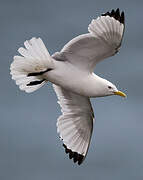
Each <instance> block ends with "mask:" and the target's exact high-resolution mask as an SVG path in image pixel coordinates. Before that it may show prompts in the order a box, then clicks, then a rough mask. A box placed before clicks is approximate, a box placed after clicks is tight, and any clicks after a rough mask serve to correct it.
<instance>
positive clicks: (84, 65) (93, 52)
mask: <svg viewBox="0 0 143 180" xmlns="http://www.w3.org/2000/svg"><path fill="white" fill-rule="evenodd" d="M88 31H89V33H87V34H83V35H80V36H77V37H76V38H74V39H72V40H71V41H69V42H68V43H67V44H66V45H65V46H64V47H63V49H62V50H61V51H60V52H56V53H55V54H53V55H52V56H50V54H49V52H48V50H47V48H46V47H45V45H44V43H43V41H42V40H41V39H40V38H38V39H37V38H32V39H31V40H29V41H25V42H24V45H25V48H22V47H21V48H19V49H18V52H19V53H20V54H21V56H14V61H13V63H12V64H11V67H10V69H11V75H12V79H14V80H15V81H16V84H17V85H18V86H19V88H20V89H21V90H24V91H26V92H33V91H35V90H37V89H38V88H40V87H41V86H43V85H44V84H45V83H46V82H47V81H51V82H52V83H53V87H54V90H55V92H56V94H57V97H58V100H59V101H58V102H59V104H60V106H61V109H62V115H61V116H60V117H59V118H58V120H57V131H58V133H59V135H60V138H61V139H62V140H63V146H64V148H65V152H66V153H68V154H69V158H70V159H71V158H73V161H74V162H78V164H81V163H82V162H83V160H84V159H85V157H86V155H87V152H88V148H89V144H90V139H91V135H92V130H93V120H94V113H93V110H92V106H91V103H90V97H101V96H109V95H120V96H124V97H125V94H124V93H122V92H121V91H118V90H117V88H116V86H115V85H113V84H112V83H111V82H109V81H107V80H105V79H103V78H101V77H99V76H97V75H96V74H94V72H93V71H94V68H95V66H96V64H97V63H98V62H99V61H101V60H103V59H105V58H107V57H110V56H113V55H114V54H116V53H117V52H118V51H119V48H120V46H121V42H122V38H123V33H124V13H123V12H122V13H121V14H120V11H119V9H117V10H116V11H114V10H112V11H111V12H107V13H105V14H102V16H100V17H98V18H97V19H93V20H92V21H91V24H90V25H89V27H88Z"/></svg>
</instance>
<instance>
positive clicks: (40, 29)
mask: <svg viewBox="0 0 143 180" xmlns="http://www.w3.org/2000/svg"><path fill="white" fill-rule="evenodd" d="M118 7H119V8H120V9H122V10H124V11H125V14H126V30H125V36H124V40H123V45H122V48H121V51H120V53H119V54H118V55H116V56H114V57H112V58H109V59H108V60H106V61H104V62H101V63H100V64H99V65H97V67H96V69H95V72H96V73H97V74H98V75H100V76H102V77H105V78H106V79H108V80H110V81H111V82H113V83H115V84H116V85H117V87H118V88H119V89H121V90H122V91H124V92H126V93H127V95H128V98H127V99H123V98H121V97H115V96H113V97H106V98H99V99H93V100H92V103H93V109H94V111H95V116H96V124H95V127H94V133H93V136H92V141H91V146H90V149H89V153H88V155H87V158H86V160H85V161H84V163H83V164H82V165H81V166H78V165H77V164H74V163H73V162H72V161H71V160H69V159H68V157H67V155H66V154H65V153H64V149H63V147H62V143H61V142H60V140H59V138H58V135H57V132H56V119H57V117H58V116H59V115H60V108H59V106H58V104H57V103H56V101H57V99H56V96H55V93H54V91H53V89H52V86H51V84H50V83H49V84H47V85H46V86H44V87H42V88H41V89H40V90H38V91H36V92H34V93H32V94H26V93H24V92H22V91H20V90H19V89H18V87H17V86H16V85H15V82H14V81H13V80H11V77H10V75H9V66H10V63H11V62H12V57H13V56H14V55H15V54H17V49H18V48H19V47H20V46H23V42H24V41H25V40H26V39H29V38H31V37H33V36H36V37H41V38H42V39H43V40H44V42H45V44H46V46H47V47H48V50H49V52H50V53H51V54H52V53H54V52H55V51H59V50H60V49H61V48H62V47H63V45H64V44H65V43H66V42H68V41H69V40H70V39H72V38H73V37H75V36H77V35H79V34H82V33H86V32H87V26H88V24H89V23H90V21H91V19H92V18H96V17H97V16H98V15H100V14H101V13H103V12H106V11H108V10H111V9H112V8H118ZM142 11H143V1H141V0H136V1H133V0H120V1H115V0H108V1H106V0H70V1H69V0H39V1H38V0H23V1H22V0H0V92H1V94H0V114H1V117H0V179H1V180H47V179H48V180H59V179H68V180H72V179H75V180H79V179H82V180H87V179H88V180H93V179H95V180H103V179H109V180H115V179H116V180H121V179H123V180H124V179H130V180H135V179H136V180H142V179H143V103H142V101H143V55H142V54H143V44H142V42H143V41H142V40H143V20H142V18H143V15H142Z"/></svg>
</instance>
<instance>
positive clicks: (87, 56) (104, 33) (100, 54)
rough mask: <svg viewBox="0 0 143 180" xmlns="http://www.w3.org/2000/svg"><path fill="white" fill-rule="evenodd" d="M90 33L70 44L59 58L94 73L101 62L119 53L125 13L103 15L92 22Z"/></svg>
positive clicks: (78, 37)
mask: <svg viewBox="0 0 143 180" xmlns="http://www.w3.org/2000/svg"><path fill="white" fill-rule="evenodd" d="M88 31H89V33H87V34H83V35H80V36H77V37H76V38H74V39H72V40H71V41H70V42H68V43H67V44H66V45H65V46H64V47H63V49H62V50H61V52H60V56H59V54H58V56H59V57H64V59H65V60H68V61H70V62H71V63H72V64H74V65H76V66H77V67H78V68H82V69H84V70H88V71H90V72H92V71H93V70H94V67H95V65H96V64H97V63H98V62H99V61H101V60H103V59H105V58H107V57H110V56H113V55H114V54H116V53H117V52H118V51H119V48H120V46H121V42H122V38H123V34H124V12H122V13H120V11H119V9H117V10H116V11H114V10H112V11H111V12H107V13H105V14H102V15H101V16H100V17H98V18H97V19H93V20H92V21H91V24H89V27H88Z"/></svg>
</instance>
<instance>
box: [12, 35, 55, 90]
mask: <svg viewBox="0 0 143 180" xmlns="http://www.w3.org/2000/svg"><path fill="white" fill-rule="evenodd" d="M24 45H25V48H23V47H20V48H19V49H18V52H19V53H20V54H21V56H14V58H13V59H14V60H13V62H12V64H11V66H10V70H11V72H10V74H11V75H12V79H14V80H15V81H16V84H17V85H18V86H19V88H20V89H21V90H23V91H26V92H27V93H30V92H33V91H35V90H37V89H39V88H40V87H42V86H43V85H44V84H45V83H46V82H47V80H46V79H45V78H44V75H43V74H44V73H45V72H47V71H50V70H52V67H53V59H52V57H51V56H50V54H49V52H48V50H47V48H46V47H45V45H44V43H43V41H42V40H41V39H40V38H32V39H31V40H27V41H25V42H24Z"/></svg>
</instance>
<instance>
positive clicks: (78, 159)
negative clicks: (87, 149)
mask: <svg viewBox="0 0 143 180" xmlns="http://www.w3.org/2000/svg"><path fill="white" fill-rule="evenodd" d="M63 147H64V148H65V153H66V154H69V159H72V158H73V162H74V163H76V162H77V163H78V165H81V164H82V162H83V160H84V156H83V155H82V154H79V153H77V152H73V151H72V150H71V149H68V148H67V146H66V145H65V144H63Z"/></svg>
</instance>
